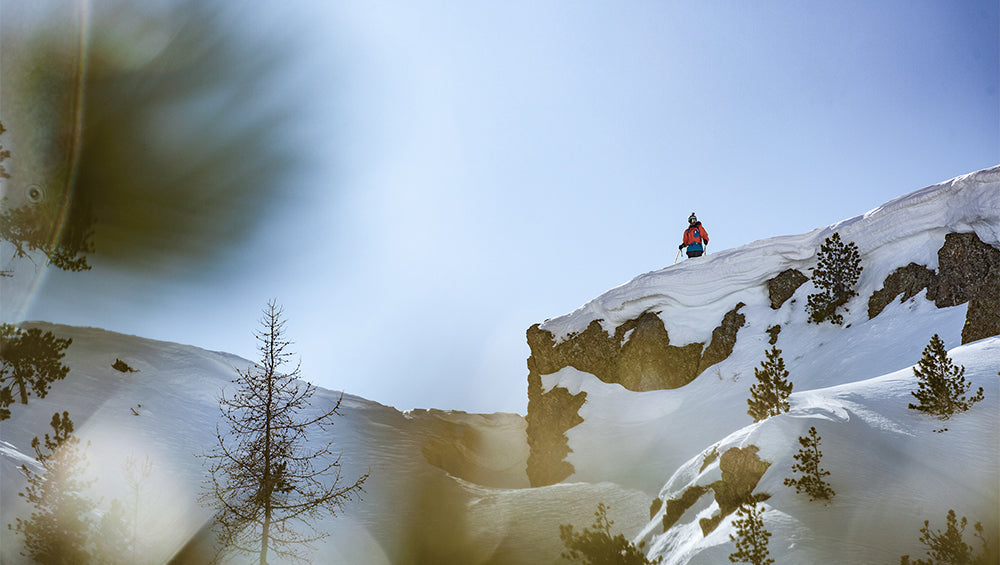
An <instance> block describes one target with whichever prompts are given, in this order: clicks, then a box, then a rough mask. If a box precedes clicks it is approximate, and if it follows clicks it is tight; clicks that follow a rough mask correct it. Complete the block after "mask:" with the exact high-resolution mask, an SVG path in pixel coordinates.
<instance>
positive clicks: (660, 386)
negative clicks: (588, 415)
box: [526, 168, 1000, 486]
mask: <svg viewBox="0 0 1000 565" xmlns="http://www.w3.org/2000/svg"><path fill="white" fill-rule="evenodd" d="M949 199H955V200H956V201H959V204H958V205H955V206H951V207H950V208H949V202H948V201H949ZM998 203H1000V168H998V169H993V170H989V171H983V172H980V173H977V174H974V175H970V176H969V177H967V178H960V179H956V180H954V181H951V182H950V183H944V184H942V185H939V186H935V187H928V188H927V189H924V190H922V191H918V192H916V193H913V194H912V195H908V196H906V197H902V198H901V199H898V201H894V202H892V203H889V204H887V205H885V206H883V207H882V208H880V209H877V210H874V211H872V212H869V213H868V214H866V215H864V216H859V217H858V218H855V219H852V220H848V221H845V222H841V223H840V224H838V225H836V226H831V227H829V228H826V229H824V230H816V231H815V232H812V233H810V234H806V235H804V236H792V237H789V238H787V240H790V242H791V243H789V241H786V240H785V239H783V238H775V239H774V240H765V241H764V242H755V243H754V244H751V245H749V246H746V248H745V249H742V248H741V249H737V250H733V252H732V255H731V256H730V257H725V258H724V259H720V258H719V257H715V258H714V259H716V263H715V264H713V262H712V259H713V258H712V257H708V258H705V259H702V260H701V262H700V263H699V262H697V261H686V262H684V263H682V264H681V265H677V266H674V267H671V268H667V269H664V270H662V271H659V272H655V273H649V274H647V275H643V276H642V277H639V278H637V279H636V280H635V281H633V282H632V283H630V284H628V285H623V287H622V288H620V289H615V290H614V291H611V292H609V293H608V294H607V295H606V296H604V297H601V298H600V299H597V300H595V301H594V303H591V304H588V305H586V306H585V307H583V308H581V309H580V310H579V311H578V312H575V313H574V314H571V315H568V316H565V317H563V319H560V320H558V323H553V322H546V323H544V324H535V325H533V326H532V327H531V328H529V329H528V331H527V341H528V345H529V347H530V350H531V356H530V357H529V359H528V369H529V374H528V413H527V418H526V419H527V436H528V444H529V446H530V455H529V457H528V463H527V471H528V477H529V480H530V482H531V484H532V485H533V486H541V485H548V484H553V483H556V482H560V481H562V480H564V479H566V478H568V477H570V476H571V475H572V474H573V473H574V471H575V470H574V467H573V465H572V464H571V463H569V462H568V461H567V459H568V455H569V454H570V453H571V452H572V449H571V447H570V445H569V442H568V440H567V435H566V434H567V432H568V431H569V430H570V429H572V428H574V427H575V426H578V425H579V424H581V423H582V422H583V421H584V420H583V418H582V417H581V416H580V408H581V407H582V406H583V405H584V404H585V403H586V402H587V398H586V392H582V391H581V392H577V393H571V392H570V391H569V390H567V389H565V388H562V387H559V386H554V387H551V388H548V389H547V388H545V387H544V386H543V378H542V377H543V376H545V375H550V374H553V373H555V372H557V371H560V370H561V369H563V368H565V367H572V368H574V369H576V370H578V371H582V372H584V373H589V374H591V375H593V376H595V377H597V378H598V379H600V380H601V381H602V382H605V383H611V384H618V385H620V386H622V387H624V388H625V389H627V390H629V391H633V392H644V391H651V390H669V389H676V388H679V387H685V386H688V385H689V384H690V383H692V382H693V381H695V379H697V378H699V375H702V374H704V372H705V371H706V369H709V368H710V367H712V366H714V365H717V364H718V363H720V362H722V361H724V360H726V359H727V358H729V356H730V355H731V354H732V353H733V351H734V348H735V347H737V341H740V342H746V343H747V347H760V344H761V343H763V341H769V342H770V343H771V344H774V343H775V342H776V341H777V339H778V334H779V332H781V331H782V326H783V325H784V328H785V331H788V327H789V326H788V322H792V323H793V324H795V323H797V324H799V325H798V326H796V327H795V331H817V330H818V328H816V326H815V325H814V324H804V323H803V320H801V319H797V318H796V314H795V313H796V312H799V311H801V310H802V308H803V306H804V303H805V300H804V295H805V293H808V292H812V291H813V290H814V287H813V286H812V284H811V282H810V279H809V277H808V276H807V275H806V274H805V273H808V272H809V271H810V269H811V268H812V267H814V266H815V253H816V250H817V249H818V247H819V245H818V243H819V242H820V241H821V238H822V237H825V236H828V235H830V234H832V233H833V232H835V231H842V232H844V233H845V235H846V237H845V239H847V240H851V239H854V238H857V239H858V240H859V241H863V242H865V243H863V244H862V251H863V253H862V256H863V258H862V263H863V265H865V268H866V269H867V270H868V271H869V274H868V275H867V276H868V278H867V279H865V280H863V281H862V282H861V284H860V286H859V288H858V291H859V294H860V296H859V298H858V299H856V301H859V302H863V301H864V300H867V302H868V311H867V318H868V319H869V320H870V319H874V318H875V317H876V316H878V315H879V313H880V312H882V311H883V309H884V308H886V306H887V305H889V304H890V303H892V302H893V301H894V300H896V298H897V297H900V296H901V297H902V298H901V300H900V301H901V302H905V301H909V300H911V299H913V298H914V297H915V296H917V295H919V294H921V293H924V294H923V295H924V297H925V298H926V300H929V301H932V302H933V303H934V304H935V305H936V306H937V307H938V308H949V307H953V306H957V305H962V304H968V307H967V311H966V318H965V325H964V327H963V328H962V331H961V336H962V343H968V342H971V341H975V340H979V339H983V338H986V337H990V336H995V335H1000V243H998V241H997V237H996V233H997V231H998V230H997V226H996V225H995V224H997V222H996V221H995V220H996V218H994V216H995V215H996V214H997V210H998V208H1000V205H998ZM935 207H937V208H935ZM935 216H936V217H935ZM908 217H909V218H911V219H907V218H908ZM912 218H916V219H912ZM979 233H983V234H986V236H987V239H988V240H989V241H988V242H984V241H983V239H982V238H980V236H979ZM883 240H884V241H883ZM865 245H868V246H869V247H868V248H865ZM930 245H933V246H934V247H933V249H936V259H937V264H936V265H935V264H934V261H933V260H932V259H930V258H929V257H933V255H932V253H931V252H930V249H929V248H928V247H929V246H930ZM924 249H926V251H923V250H924ZM725 253H726V252H722V253H721V254H720V255H723V254H725ZM910 255H912V256H913V257H914V258H920V259H922V260H921V261H909V262H907V260H908V259H909V258H910V257H909V256H910ZM775 257H777V259H775ZM755 259H757V260H755ZM719 262H722V263H723V264H724V266H725V271H726V272H725V273H723V276H728V277H731V278H735V279H736V280H738V281H742V280H744V279H745V281H746V288H742V289H738V290H736V289H728V290H725V291H718V292H716V294H719V295H723V298H722V299H721V300H720V299H717V298H715V297H711V298H706V297H702V298H701V300H703V302H702V303H701V304H698V305H697V306H696V307H704V304H705V303H709V302H710V303H711V304H714V306H713V307H712V308H709V310H714V311H721V309H720V308H719V305H720V304H721V302H722V300H725V299H726V298H725V296H729V299H730V300H732V302H730V303H729V304H728V306H725V308H727V310H726V311H725V313H724V314H723V315H722V317H721V319H719V318H715V320H716V322H715V324H716V325H715V327H714V329H712V330H711V336H710V337H708V336H707V335H706V339H704V340H701V341H697V340H694V341H692V340H690V339H683V340H682V339H676V338H675V336H674V335H672V330H670V329H668V328H669V326H670V322H671V321H672V317H673V316H677V315H686V314H683V312H684V310H678V309H676V307H674V308H671V307H672V306H675V303H676V302H678V301H679V300H678V299H676V297H675V296H674V294H675V293H677V292H680V291H679V290H675V289H679V288H681V287H682V285H667V284H666V283H665V282H664V281H669V280H670V279H669V277H668V275H675V274H676V275H677V276H683V273H682V269H688V270H690V269H713V268H715V269H718V268H719V267H718V263H719ZM869 267H871V268H869ZM885 273H888V274H885ZM702 274H704V273H702ZM713 275H718V273H713ZM875 277H877V278H875ZM709 279H711V280H719V277H718V276H711V277H709ZM807 283H810V284H807ZM876 288H877V290H876ZM799 293H801V294H802V296H799V298H803V299H802V300H800V301H799V303H798V304H796V299H795V297H796V295H797V294H799ZM644 294H645V296H643V295H644ZM743 296H751V297H752V298H751V299H750V300H748V301H753V302H755V304H756V303H757V302H759V303H761V304H766V305H768V306H769V309H770V310H772V311H776V313H775V314H772V315H768V318H769V320H771V319H774V318H775V316H777V317H778V318H783V319H782V324H777V323H773V322H771V321H768V322H765V320H763V319H761V320H752V319H749V318H748V316H751V315H752V314H750V313H749V312H748V311H747V308H745V306H746V304H745V302H744V300H746V299H743V300H739V299H736V298H733V297H743ZM689 302H691V303H694V301H689ZM849 306H853V307H854V308H855V310H858V308H857V304H855V303H853V302H852V304H850V305H849ZM690 309H691V307H689V308H687V309H686V310H690ZM751 311H754V312H757V310H752V309H751ZM629 313H631V315H628V314H629ZM758 317H759V318H760V317H762V316H760V315H758ZM574 320H575V322H574ZM581 320H582V321H586V325H585V326H583V327H582V328H580V329H569V330H567V328H572V325H573V323H575V324H576V325H577V327H578V328H579V327H580V326H582V323H581V322H580V321H581ZM588 320H589V321H588ZM858 320H860V319H858ZM705 321H706V322H707V321H708V320H705ZM571 322H572V323H571ZM856 323H857V322H856ZM675 325H677V324H675ZM748 326H749V327H751V328H753V329H751V330H750V331H747V330H744V331H741V328H746V327H748ZM764 327H766V328H767V329H766V330H765V329H764ZM691 333H692V332H686V335H689V334H691ZM705 334H707V331H706V332H705ZM761 334H764V335H761ZM767 336H770V339H768V338H767ZM743 372H749V373H751V374H752V367H745V368H744V371H743Z"/></svg>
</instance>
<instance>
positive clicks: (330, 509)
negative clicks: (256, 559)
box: [202, 301, 368, 565]
mask: <svg viewBox="0 0 1000 565" xmlns="http://www.w3.org/2000/svg"><path fill="white" fill-rule="evenodd" d="M281 314H282V313H281V309H280V308H279V307H278V306H277V305H276V304H275V302H274V301H271V302H269V303H268V305H267V308H265V310H264V315H263V318H262V319H261V328H262V329H261V330H260V331H258V332H257V334H256V335H257V340H258V342H259V346H258V349H259V350H260V352H261V359H260V363H259V364H258V365H256V366H251V367H249V368H247V370H246V371H245V372H244V371H240V370H237V374H238V377H237V378H236V379H235V380H234V381H233V384H235V385H236V391H235V392H233V394H232V395H231V396H227V395H225V394H223V396H222V398H221V399H220V408H221V410H222V419H223V422H224V423H225V426H226V427H227V428H228V429H227V430H226V431H225V432H223V431H222V430H219V431H218V432H217V437H218V445H217V447H216V448H215V450H214V451H213V452H212V453H210V454H208V455H205V458H206V459H207V460H209V461H210V468H209V471H210V474H211V476H210V478H209V481H208V484H207V486H206V492H205V493H204V494H203V497H202V500H203V501H204V502H206V503H207V504H208V505H209V506H211V507H213V508H214V509H215V510H216V513H217V515H216V520H217V526H218V528H219V538H220V540H219V541H220V542H221V543H222V548H223V549H235V550H238V551H242V552H245V553H250V554H255V553H256V554H259V556H260V563H261V565H264V564H266V563H267V556H268V553H269V552H273V553H275V554H276V555H279V556H281V557H290V558H293V559H303V555H302V551H303V549H304V548H307V547H308V546H309V543H310V542H312V541H316V540H318V539H321V538H323V537H325V536H326V534H325V533H323V532H319V531H317V530H315V529H314V528H313V526H312V524H311V522H312V520H313V519H315V518H317V517H319V516H320V515H321V514H334V513H335V512H336V511H337V510H339V509H341V508H342V507H343V505H344V504H345V503H347V502H349V501H351V500H354V499H356V498H360V494H361V492H363V488H362V485H363V484H364V482H365V480H367V479H368V475H367V474H365V475H363V476H361V477H360V478H358V479H356V480H355V481H354V482H351V483H347V484H344V483H342V482H341V476H340V457H339V455H334V454H333V443H332V441H329V442H325V443H323V442H312V443H308V444H307V443H306V440H307V434H309V433H312V434H314V435H320V434H322V435H324V436H326V437H329V429H330V428H331V427H332V426H333V423H334V422H333V418H334V416H339V415H340V412H339V409H340V403H341V400H342V398H343V396H341V398H340V399H338V400H337V401H336V402H335V403H334V404H333V406H332V407H330V408H328V409H323V410H320V411H319V415H310V416H308V417H303V416H302V415H301V413H302V412H304V411H305V410H307V409H310V408H311V406H310V403H309V400H310V399H311V398H312V396H313V394H314V393H315V391H316V387H314V386H312V385H311V384H309V383H306V382H303V381H300V380H299V369H298V367H296V368H295V369H294V370H292V371H291V372H288V373H284V374H283V373H281V369H282V367H283V366H284V365H285V363H286V362H287V361H288V359H289V357H291V353H289V352H287V351H286V348H287V347H288V346H289V345H291V342H289V341H287V340H285V338H284V325H285V322H284V320H283V319H282V316H281Z"/></svg>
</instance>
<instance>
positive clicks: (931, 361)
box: [908, 334, 983, 420]
mask: <svg viewBox="0 0 1000 565" xmlns="http://www.w3.org/2000/svg"><path fill="white" fill-rule="evenodd" d="M913 374H914V375H916V377H917V391H916V392H910V394H912V395H913V396H914V398H916V399H917V400H918V401H919V402H918V403H917V404H909V405H908V407H909V408H912V409H913V410H919V411H921V412H926V413H927V414H931V415H934V416H937V417H938V419H941V420H947V419H948V418H949V417H951V416H953V415H955V414H957V413H960V412H965V411H966V410H968V409H969V408H972V405H973V404H975V403H977V402H979V401H980V400H982V399H983V388H982V387H979V390H978V391H976V394H974V395H973V396H971V397H966V393H967V392H969V389H971V388H972V383H970V382H967V381H966V380H965V367H964V366H961V365H960V366H957V367H956V366H955V365H954V364H953V363H952V361H951V359H950V358H949V357H948V352H947V351H946V350H945V348H944V342H943V341H941V338H940V337H938V335H937V334H934V335H933V336H932V337H931V341H930V343H929V344H927V347H925V348H924V356H923V357H922V358H921V359H920V362H918V363H917V365H916V366H915V367H913Z"/></svg>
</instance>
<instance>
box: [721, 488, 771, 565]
mask: <svg viewBox="0 0 1000 565" xmlns="http://www.w3.org/2000/svg"><path fill="white" fill-rule="evenodd" d="M763 515H764V509H763V508H762V507H760V506H758V505H757V503H756V502H754V503H752V504H744V505H742V506H740V507H739V509H738V510H737V511H736V516H738V517H739V518H738V519H737V520H735V521H734V522H733V526H734V527H735V528H736V535H732V534H730V535H729V539H730V540H731V541H734V542H736V551H735V552H733V553H731V554H729V560H730V561H731V562H733V563H750V564H751V565H770V564H771V563H774V559H771V552H770V551H769V550H768V549H767V540H768V538H770V537H771V532H769V531H767V529H765V528H764V518H763Z"/></svg>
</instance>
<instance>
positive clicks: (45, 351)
mask: <svg viewBox="0 0 1000 565" xmlns="http://www.w3.org/2000/svg"><path fill="white" fill-rule="evenodd" d="M71 343H73V340H72V339H69V338H67V339H61V338H57V337H56V336H55V335H53V334H52V332H45V333H42V330H40V329H38V328H29V329H27V330H22V329H21V328H18V327H16V326H12V325H10V324H0V420H6V419H7V418H10V410H9V409H8V408H7V407H8V406H10V405H11V404H13V403H14V402H20V403H21V404H27V403H28V396H29V395H31V394H34V396H36V397H38V398H45V395H47V394H48V392H49V387H50V386H51V384H52V383H53V382H55V381H58V380H60V379H63V378H65V377H66V375H67V374H68V373H69V367H67V366H66V365H63V364H62V362H61V359H62V358H63V356H64V355H66V348H68V347H69V346H70V344H71ZM15 393H16V398H15Z"/></svg>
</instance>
